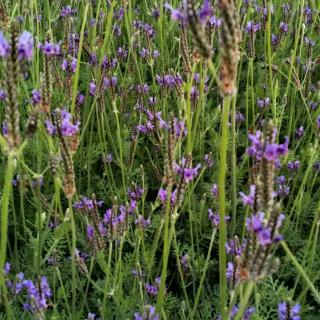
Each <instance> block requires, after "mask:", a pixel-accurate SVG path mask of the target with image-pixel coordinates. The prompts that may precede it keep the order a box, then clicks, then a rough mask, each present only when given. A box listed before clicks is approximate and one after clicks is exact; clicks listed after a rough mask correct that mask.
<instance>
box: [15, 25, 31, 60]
mask: <svg viewBox="0 0 320 320" xmlns="http://www.w3.org/2000/svg"><path fill="white" fill-rule="evenodd" d="M32 55H33V37H32V34H31V33H30V32H28V31H23V32H22V34H21V36H20V37H19V39H18V57H19V60H23V59H28V60H30V59H31V58H32Z"/></svg>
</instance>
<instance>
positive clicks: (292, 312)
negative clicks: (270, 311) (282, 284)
mask: <svg viewBox="0 0 320 320" xmlns="http://www.w3.org/2000/svg"><path fill="white" fill-rule="evenodd" d="M300 309H301V306H300V304H296V305H294V306H293V307H292V308H291V307H290V304H289V303H287V302H281V303H279V304H278V316H279V320H300V319H301V317H300Z"/></svg>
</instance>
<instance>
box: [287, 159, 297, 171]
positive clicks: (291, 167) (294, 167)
mask: <svg viewBox="0 0 320 320" xmlns="http://www.w3.org/2000/svg"><path fill="white" fill-rule="evenodd" d="M287 167H288V169H289V170H290V171H296V170H299V168H300V161H299V160H296V161H289V162H288V164H287Z"/></svg>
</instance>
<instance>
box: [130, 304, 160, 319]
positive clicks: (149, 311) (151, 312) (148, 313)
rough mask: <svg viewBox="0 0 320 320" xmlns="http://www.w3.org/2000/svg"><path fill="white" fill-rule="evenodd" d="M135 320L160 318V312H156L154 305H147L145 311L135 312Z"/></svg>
mask: <svg viewBox="0 0 320 320" xmlns="http://www.w3.org/2000/svg"><path fill="white" fill-rule="evenodd" d="M134 320H160V315H159V313H156V308H155V307H154V306H150V305H148V306H145V307H144V311H143V313H142V314H141V313H139V312H136V313H135V314H134Z"/></svg>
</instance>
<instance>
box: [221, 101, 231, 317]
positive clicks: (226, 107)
mask: <svg viewBox="0 0 320 320" xmlns="http://www.w3.org/2000/svg"><path fill="white" fill-rule="evenodd" d="M230 103H231V97H229V96H226V97H224V98H223V109H222V121H221V138H220V147H219V155H220V161H219V174H218V188H219V215H220V229H219V272H220V312H221V316H222V319H223V320H224V319H226V301H227V278H226V263H227V258H226V251H225V244H226V242H227V226H226V223H225V215H226V191H225V189H226V173H227V167H228V166H227V151H228V135H229V129H228V117H229V111H230Z"/></svg>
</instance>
